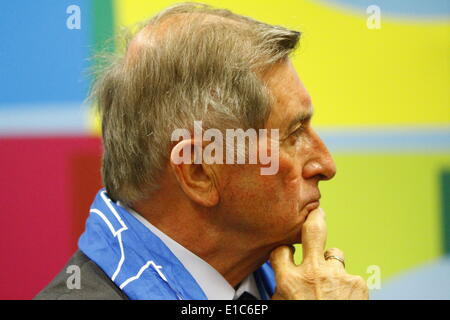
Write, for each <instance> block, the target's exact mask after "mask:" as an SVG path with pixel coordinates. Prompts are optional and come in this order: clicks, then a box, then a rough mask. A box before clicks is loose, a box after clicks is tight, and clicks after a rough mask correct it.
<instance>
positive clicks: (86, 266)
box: [34, 250, 128, 300]
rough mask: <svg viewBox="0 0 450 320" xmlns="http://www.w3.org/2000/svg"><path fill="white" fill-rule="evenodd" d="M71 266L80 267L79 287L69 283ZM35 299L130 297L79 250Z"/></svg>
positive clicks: (123, 298)
mask: <svg viewBox="0 0 450 320" xmlns="http://www.w3.org/2000/svg"><path fill="white" fill-rule="evenodd" d="M70 266H77V267H79V271H80V286H79V289H77V288H72V289H70V288H69V286H68V285H67V280H68V279H69V277H71V276H72V274H71V273H67V270H68V268H69V267H70ZM34 300H128V297H127V296H126V295H125V294H124V293H123V292H122V291H121V290H120V289H119V288H118V287H117V286H116V285H115V283H114V282H112V281H111V279H110V278H109V277H108V276H107V275H106V274H105V273H104V272H103V270H102V269H100V267H99V266H97V265H96V264H95V263H94V262H93V261H92V260H91V259H89V258H88V257H87V256H86V255H85V254H84V253H83V252H81V251H80V250H78V251H77V252H75V254H74V255H73V256H72V257H71V258H70V260H69V262H68V263H67V264H66V266H65V267H64V268H63V269H62V270H61V271H60V272H59V273H58V275H56V277H55V278H54V279H53V280H52V281H51V282H50V283H49V284H48V285H47V287H45V288H44V289H43V290H42V291H41V292H39V293H38V295H37V296H36V297H34Z"/></svg>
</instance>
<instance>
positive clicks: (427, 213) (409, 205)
mask: <svg viewBox="0 0 450 320" xmlns="http://www.w3.org/2000/svg"><path fill="white" fill-rule="evenodd" d="M334 158H335V161H336V165H337V168H338V173H337V175H336V177H335V179H334V180H332V181H327V182H322V183H321V192H322V207H323V208H324V209H325V211H326V213H327V223H328V233H329V236H328V243H327V247H339V248H341V249H342V250H343V251H344V252H345V254H346V260H347V263H348V268H347V270H348V271H349V272H350V273H355V274H359V275H361V276H367V275H366V270H367V267H368V266H370V265H378V266H380V267H381V272H382V279H383V280H386V279H388V278H389V277H391V276H393V275H395V274H397V273H399V272H401V271H402V270H405V269H408V268H410V267H413V266H416V265H419V264H422V263H425V262H428V261H431V260H433V259H435V258H438V257H440V256H441V255H442V254H443V239H442V238H443V234H442V219H443V217H442V208H441V203H443V202H442V201H441V194H442V193H441V190H440V185H441V183H440V180H441V173H442V171H443V170H444V168H446V169H447V170H448V169H449V168H450V154H435V155H425V154H370V155H367V154H335V156H334ZM300 259H301V250H297V254H296V261H297V262H299V261H300Z"/></svg>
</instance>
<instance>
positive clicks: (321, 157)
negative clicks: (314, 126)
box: [303, 130, 336, 180]
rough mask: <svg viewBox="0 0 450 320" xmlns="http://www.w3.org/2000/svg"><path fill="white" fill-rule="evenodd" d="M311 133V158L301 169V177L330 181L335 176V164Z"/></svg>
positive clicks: (316, 136)
mask: <svg viewBox="0 0 450 320" xmlns="http://www.w3.org/2000/svg"><path fill="white" fill-rule="evenodd" d="M311 131H312V132H311V142H312V143H311V156H310V159H309V160H308V161H307V162H306V164H305V166H304V168H303V177H304V178H305V179H310V178H317V179H318V180H330V179H332V178H333V177H334V176H335V175H336V164H335V163H334V160H333V157H332V156H331V154H330V152H329V151H328V148H327V146H326V145H325V143H324V142H323V141H322V139H321V138H320V137H319V136H318V135H317V133H316V132H315V131H313V130H311Z"/></svg>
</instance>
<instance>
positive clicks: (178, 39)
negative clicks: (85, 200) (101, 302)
mask: <svg viewBox="0 0 450 320" xmlns="http://www.w3.org/2000/svg"><path fill="white" fill-rule="evenodd" d="M299 38H300V33H299V32H296V31H291V30H288V29H285V28H283V27H278V26H271V25H268V24H265V23H262V22H259V21H255V20H253V19H250V18H247V17H243V16H240V15H236V14H233V13H232V12H230V11H228V10H219V9H215V8H211V7H209V6H206V5H200V4H181V5H176V6H173V7H171V8H168V9H166V10H164V11H163V12H161V13H160V14H158V15H157V16H155V17H154V18H152V19H151V20H150V21H148V22H147V23H145V24H144V25H143V26H142V27H141V28H140V30H138V32H137V33H136V34H135V35H134V36H133V37H132V39H131V41H129V43H128V45H127V47H126V52H125V54H124V55H123V56H122V57H120V59H118V60H117V61H114V62H113V63H111V64H110V65H109V66H108V68H107V69H106V70H104V72H103V73H102V74H101V75H100V76H99V78H98V79H97V81H96V83H95V85H94V89H93V91H92V95H93V97H94V98H95V99H96V101H97V104H98V105H99V107H100V111H101V114H102V129H103V130H102V131H103V142H104V157H103V166H102V175H103V182H104V185H105V190H100V192H99V193H98V195H97V197H96V199H95V200H94V203H93V204H92V207H91V210H90V216H89V218H88V220H87V222H86V230H85V232H84V233H83V235H82V236H81V238H80V240H79V243H78V245H79V251H77V252H76V253H75V254H74V256H73V257H72V259H71V260H70V261H69V262H68V265H67V266H66V268H67V267H69V266H77V267H79V275H80V278H81V282H80V285H79V286H78V287H75V288H74V286H70V285H68V281H69V280H70V279H68V277H69V276H70V274H67V273H66V268H65V269H64V270H62V272H61V273H60V274H59V275H58V276H57V277H56V278H55V279H54V280H53V281H52V283H51V284H50V285H49V286H48V287H47V288H45V289H44V290H43V291H42V292H41V293H40V294H39V295H38V296H37V298H38V299H96V298H98V299H225V300H226V299H228V300H231V299H366V298H367V297H368V290H367V287H366V285H365V282H364V280H363V279H362V278H360V277H357V276H352V275H349V274H347V273H346V272H345V270H344V267H345V266H344V260H343V253H342V252H341V251H340V250H339V249H330V250H328V251H326V252H325V253H324V246H325V242H326V233H327V231H326V224H325V220H324V219H325V217H324V212H323V211H322V210H321V209H320V208H319V199H320V192H319V186H318V185H319V182H320V181H321V180H328V179H331V178H332V177H333V176H334V175H335V171H336V169H335V164H334V162H333V160H332V158H331V156H330V154H329V152H328V150H327V148H326V146H325V145H324V143H323V142H322V141H321V140H320V138H319V137H318V135H317V134H316V133H315V132H314V130H313V129H312V127H311V117H312V112H313V110H312V105H311V98H310V96H309V94H308V92H307V91H306V89H305V87H304V85H303V84H302V82H301V81H300V79H299V78H298V76H297V73H296V71H295V70H294V67H293V65H292V63H291V61H290V59H289V55H290V53H291V52H292V51H293V50H294V49H295V47H296V45H297V43H298V41H299ZM199 123H200V124H201V126H202V127H201V128H200V129H199V128H198V125H196V124H199ZM204 129H207V131H203V130H204ZM238 129H240V131H238V132H240V133H244V135H245V136H244V137H242V136H239V134H236V131H234V133H235V137H234V138H238V143H237V147H235V149H236V150H233V149H232V148H231V151H230V150H229V148H228V147H229V144H230V141H231V140H228V138H227V141H226V142H223V141H222V142H221V141H216V140H220V139H219V138H218V137H220V134H221V133H229V132H231V131H230V130H238ZM177 130H181V132H182V133H184V134H176V135H174V132H176V131H177ZM211 130H212V131H211ZM251 130H254V132H256V130H259V133H261V134H259V135H256V136H255V135H251V134H248V133H249V132H252V131H251ZM195 131H200V133H205V134H204V135H200V138H199V137H198V136H197V137H194V138H192V136H191V135H189V134H186V133H192V134H195ZM208 131H209V132H210V133H211V132H212V133H214V134H209V135H207V132H208ZM178 132H180V131H178ZM213 136H214V139H212V137H213ZM239 138H243V139H241V140H239ZM246 139H247V140H248V141H249V144H248V145H245V146H244V148H241V149H240V151H239V150H237V149H239V147H242V143H244V144H245V141H246ZM252 139H253V140H252ZM231 142H232V141H231ZM212 144H215V145H214V148H209V147H210V146H211V145H212ZM232 145H234V144H232ZM225 146H226V147H227V150H226V155H227V160H229V159H231V162H230V161H219V160H221V158H220V155H223V151H224V150H223V149H225ZM208 148H209V150H207V149H208ZM212 149H213V150H212ZM255 150H257V154H256V157H255ZM191 151H192V153H191ZM206 151H208V152H206ZM242 151H243V152H244V154H245V157H246V158H247V157H248V158H249V159H250V157H251V156H253V162H251V161H248V162H242V161H240V162H239V161H237V163H236V161H234V162H233V159H235V157H234V155H236V157H238V156H239V154H240V153H241V154H240V155H241V156H242ZM201 154H203V155H204V157H200V158H199V155H201ZM263 154H265V155H270V156H271V158H270V160H271V161H270V162H272V163H268V162H267V161H262V159H263V158H264V157H263V156H262V155H263ZM274 156H275V157H274ZM180 157H181V160H183V159H184V160H183V161H180ZM211 158H214V159H213V160H214V161H211ZM174 159H177V161H175V160H174ZM199 159H200V160H199ZM255 159H256V161H255ZM191 160H192V161H191ZM266 160H267V159H266ZM274 161H275V162H276V165H274V163H273V162H274ZM268 165H270V166H271V167H272V168H274V170H272V172H265V173H263V170H262V169H264V168H267V167H268ZM295 243H302V248H303V262H302V263H301V264H300V265H295V264H294V261H293V249H292V245H293V244H295ZM269 259H270V262H268V260H269ZM272 268H273V269H272Z"/></svg>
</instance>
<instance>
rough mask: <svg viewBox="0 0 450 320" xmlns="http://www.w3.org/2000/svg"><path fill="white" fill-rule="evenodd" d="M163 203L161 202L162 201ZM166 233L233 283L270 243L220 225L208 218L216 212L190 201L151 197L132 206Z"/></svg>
mask: <svg viewBox="0 0 450 320" xmlns="http://www.w3.org/2000/svg"><path fill="white" fill-rule="evenodd" d="M162 204H163V205H162ZM133 209H134V210H135V211H137V212H138V213H139V214H140V215H142V216H143V217H144V218H145V219H146V220H148V221H149V222H150V223H151V224H153V225H154V226H155V227H157V228H158V229H159V230H161V231H162V232H164V233H165V234H166V235H167V236H169V237H170V238H172V239H173V240H175V241H176V242H178V243H179V244H181V245H182V246H183V247H185V248H186V249H187V250H189V251H191V252H192V253H194V254H195V255H197V256H198V257H200V258H201V259H203V260H204V261H206V262H207V263H208V264H210V265H211V266H212V267H213V268H214V269H216V270H217V271H218V272H219V273H220V274H221V275H222V276H223V277H224V278H225V279H226V280H227V281H228V283H229V284H230V285H231V286H233V287H235V286H236V285H238V284H239V283H240V282H241V281H242V280H243V279H245V278H246V277H247V276H248V275H249V274H251V273H252V272H253V271H255V270H256V269H257V268H259V267H260V266H261V265H262V264H263V263H264V262H265V261H266V260H267V259H268V257H269V254H270V251H271V250H272V249H273V246H264V245H261V244H258V243H257V239H255V237H252V236H250V237H246V236H245V235H244V234H243V233H242V232H239V233H237V232H234V231H233V230H229V229H230V228H223V226H222V225H221V224H220V223H217V222H215V221H214V219H211V217H214V215H215V214H217V212H214V210H209V208H208V210H207V209H205V208H199V207H196V206H194V205H192V203H186V202H184V203H183V202H180V201H173V202H172V203H170V201H167V199H164V200H163V199H158V196H155V197H152V200H149V201H146V202H145V204H144V203H142V204H138V205H135V206H134V208H133Z"/></svg>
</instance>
